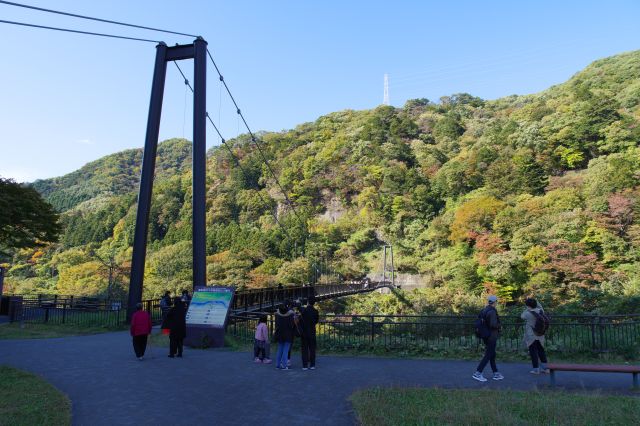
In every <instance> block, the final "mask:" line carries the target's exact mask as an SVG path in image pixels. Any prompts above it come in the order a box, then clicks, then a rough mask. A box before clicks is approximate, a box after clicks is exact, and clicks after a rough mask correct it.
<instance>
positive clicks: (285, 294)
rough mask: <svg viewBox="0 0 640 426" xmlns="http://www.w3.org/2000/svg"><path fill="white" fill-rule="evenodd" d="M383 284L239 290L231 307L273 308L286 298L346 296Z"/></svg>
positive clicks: (237, 308)
mask: <svg viewBox="0 0 640 426" xmlns="http://www.w3.org/2000/svg"><path fill="white" fill-rule="evenodd" d="M385 285H389V283H377V282H357V283H341V284H321V285H313V286H295V287H282V288H276V287H269V288H258V289H247V290H240V291H237V292H236V293H235V297H234V299H233V302H232V304H231V309H232V311H235V312H239V311H249V310H257V311H262V310H265V309H268V310H274V309H275V308H276V307H277V306H278V305H279V304H280V303H283V302H285V301H287V300H291V301H294V300H298V299H300V300H302V301H306V300H308V299H309V297H311V296H312V295H313V296H315V298H316V299H317V300H323V299H329V298H332V297H339V296H342V295H344V296H347V295H350V294H356V293H362V292H365V291H372V290H375V289H377V288H380V287H383V286H385Z"/></svg>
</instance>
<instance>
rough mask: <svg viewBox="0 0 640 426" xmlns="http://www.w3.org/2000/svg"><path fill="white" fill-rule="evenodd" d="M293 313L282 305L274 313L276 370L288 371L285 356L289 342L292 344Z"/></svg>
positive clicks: (289, 345)
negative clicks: (276, 344)
mask: <svg viewBox="0 0 640 426" xmlns="http://www.w3.org/2000/svg"><path fill="white" fill-rule="evenodd" d="M293 327H294V323H293V311H290V310H288V309H287V307H286V306H285V305H284V304H282V305H280V306H279V307H278V310H277V311H276V331H275V338H276V341H277V342H278V353H277V355H276V368H279V369H281V370H288V369H289V367H288V366H287V355H288V353H289V348H290V347H291V342H293Z"/></svg>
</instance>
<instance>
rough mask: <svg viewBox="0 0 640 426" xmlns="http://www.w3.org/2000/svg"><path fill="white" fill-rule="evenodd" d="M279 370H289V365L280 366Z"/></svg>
mask: <svg viewBox="0 0 640 426" xmlns="http://www.w3.org/2000/svg"><path fill="white" fill-rule="evenodd" d="M281 370H291V369H290V368H289V367H282V368H281Z"/></svg>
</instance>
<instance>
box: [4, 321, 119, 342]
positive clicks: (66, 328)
mask: <svg viewBox="0 0 640 426" xmlns="http://www.w3.org/2000/svg"><path fill="white" fill-rule="evenodd" d="M124 329H126V327H100V326H78V325H58V324H56V325H48V324H25V325H24V327H22V328H21V327H20V324H18V323H12V324H3V325H2V326H0V339H48V338H51V337H65V336H84V335H87V334H98V333H106V332H109V331H118V330H124Z"/></svg>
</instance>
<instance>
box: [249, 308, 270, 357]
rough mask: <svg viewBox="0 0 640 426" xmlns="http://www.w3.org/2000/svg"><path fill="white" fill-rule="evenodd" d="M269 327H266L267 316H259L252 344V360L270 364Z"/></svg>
mask: <svg viewBox="0 0 640 426" xmlns="http://www.w3.org/2000/svg"><path fill="white" fill-rule="evenodd" d="M269 352H270V351H269V329H268V328H267V316H266V315H262V316H260V320H258V326H257V327H256V336H255V340H254V344H253V357H254V362H257V363H263V364H271V359H270V358H269V355H270V354H269Z"/></svg>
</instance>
